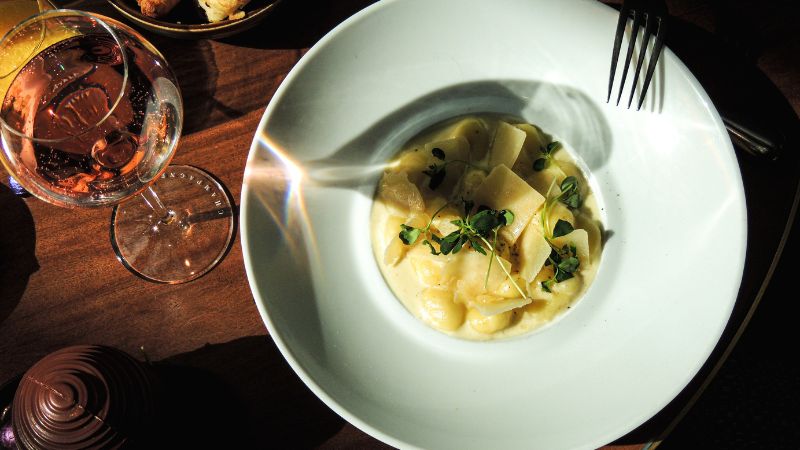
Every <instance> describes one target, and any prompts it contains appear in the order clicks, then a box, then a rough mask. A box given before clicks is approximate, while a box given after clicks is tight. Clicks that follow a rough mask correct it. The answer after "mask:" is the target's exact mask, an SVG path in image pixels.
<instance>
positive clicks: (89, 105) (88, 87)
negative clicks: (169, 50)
mask: <svg viewBox="0 0 800 450" xmlns="http://www.w3.org/2000/svg"><path fill="white" fill-rule="evenodd" d="M2 93H5V95H4V98H2V103H1V104H0V135H1V136H2V151H0V162H2V164H3V165H4V166H5V167H6V169H7V170H8V172H9V173H11V174H12V175H13V176H14V178H15V179H16V180H17V182H18V183H19V184H20V185H22V187H24V188H25V189H26V190H28V191H29V192H30V193H32V194H33V195H35V196H36V197H38V198H40V199H42V200H44V201H47V202H49V203H52V204H55V205H58V206H63V207H68V208H76V207H90V208H92V207H106V206H114V209H113V212H112V216H111V218H112V220H111V242H112V246H113V247H114V250H115V252H116V253H117V256H118V258H119V260H120V261H121V262H122V263H123V264H124V265H125V267H127V268H128V269H129V270H131V271H132V272H134V273H135V274H137V275H139V276H141V277H143V278H145V279H148V280H151V281H157V282H163V283H181V282H185V281H189V280H192V279H195V278H197V277H199V276H201V275H203V274H205V273H206V272H208V271H209V270H211V268H213V267H214V266H215V265H216V264H217V263H218V262H219V261H220V260H221V259H222V257H223V256H224V254H225V252H226V251H227V249H228V247H229V245H230V242H231V240H232V237H233V225H234V224H233V213H232V206H231V205H232V204H233V202H232V200H231V198H230V194H229V193H228V192H227V190H226V189H225V188H224V187H223V186H222V184H221V183H219V182H218V181H217V180H216V179H215V178H214V177H212V176H211V175H210V174H208V173H207V172H205V171H202V170H200V169H198V168H195V167H191V166H175V165H172V166H168V164H169V162H170V160H171V159H172V156H173V155H174V153H175V149H176V145H177V142H178V139H179V137H180V132H181V126H182V123H183V104H182V100H181V95H180V91H179V89H178V85H177V81H176V80H175V76H174V74H173V73H172V71H171V69H170V68H169V66H168V65H167V63H166V61H165V60H164V57H163V56H162V55H161V54H160V53H159V52H158V50H156V49H155V48H154V47H153V46H152V45H151V44H150V43H149V42H147V41H146V40H145V39H144V38H143V37H142V36H141V35H139V34H138V33H136V32H135V31H133V30H132V29H130V28H129V27H127V26H125V25H123V24H121V23H119V22H117V21H115V20H112V19H109V18H106V17H103V16H99V15H95V14H89V13H86V12H82V11H72V10H50V11H44V12H42V13H40V14H37V15H35V16H33V17H31V18H29V19H27V20H25V21H24V22H22V23H20V24H19V25H17V26H16V27H15V28H13V29H12V30H11V31H9V32H8V33H7V34H6V35H5V36H4V37H3V38H2V40H0V94H2Z"/></svg>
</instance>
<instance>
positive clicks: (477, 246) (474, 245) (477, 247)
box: [469, 239, 486, 255]
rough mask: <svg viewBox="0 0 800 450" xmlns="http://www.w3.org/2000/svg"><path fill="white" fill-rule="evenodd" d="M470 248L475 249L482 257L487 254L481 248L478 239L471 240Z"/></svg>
mask: <svg viewBox="0 0 800 450" xmlns="http://www.w3.org/2000/svg"><path fill="white" fill-rule="evenodd" d="M469 245H470V247H472V248H474V249H475V251H476V252H478V253H480V254H481V255H485V254H486V250H484V249H483V247H481V244H480V243H479V242H478V240H477V239H470V240H469Z"/></svg>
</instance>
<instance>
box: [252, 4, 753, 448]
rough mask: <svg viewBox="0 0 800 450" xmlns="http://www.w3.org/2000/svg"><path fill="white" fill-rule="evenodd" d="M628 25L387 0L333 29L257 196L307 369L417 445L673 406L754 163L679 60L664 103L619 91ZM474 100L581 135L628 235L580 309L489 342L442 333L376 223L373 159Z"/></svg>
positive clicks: (296, 346) (324, 392)
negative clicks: (373, 244) (608, 99)
mask: <svg viewBox="0 0 800 450" xmlns="http://www.w3.org/2000/svg"><path fill="white" fill-rule="evenodd" d="M616 17H617V16H616V12H615V11H613V10H612V9H610V8H608V7H606V6H604V5H602V4H600V3H598V2H595V1H579V0H574V1H559V2H553V1H545V0H540V1H536V0H496V1H491V2H489V1H484V0H471V1H466V0H437V1H431V0H404V1H384V2H380V3H378V4H375V5H373V6H371V7H369V8H367V9H365V10H364V11H362V12H360V13H358V14H356V15H355V16H353V17H352V18H350V19H348V20H347V21H345V22H344V23H342V24H341V25H340V26H338V27H337V28H336V29H334V30H333V31H332V32H331V33H330V34H328V35H327V36H326V37H325V38H324V39H322V40H321V41H320V42H319V43H318V44H317V45H316V46H315V47H314V48H313V49H312V50H311V51H309V52H308V54H306V55H305V56H304V57H303V59H302V60H301V61H300V62H299V63H298V64H297V66H296V67H295V68H294V69H293V70H292V72H291V73H290V75H289V76H288V77H287V78H286V80H285V81H284V83H283V84H282V86H281V87H280V89H278V91H277V92H276V94H275V96H274V97H273V99H272V101H271V102H270V104H269V106H268V107H267V110H266V112H265V114H264V118H263V120H262V121H261V124H260V126H259V130H258V132H257V133H256V137H255V140H254V142H253V146H252V148H251V151H250V156H249V159H248V166H247V172H246V176H245V183H244V187H243V190H242V200H241V205H242V216H241V217H242V221H241V223H242V246H243V249H244V257H245V264H246V267H247V274H248V278H249V280H250V286H251V289H252V291H253V295H254V297H255V301H256V304H257V306H258V309H259V311H260V313H261V315H262V317H263V319H264V322H265V324H266V325H267V328H268V329H269V331H270V334H271V335H272V336H273V338H274V339H275V341H276V343H277V345H278V347H279V348H280V350H281V351H282V352H283V355H284V356H285V357H286V359H287V360H288V361H289V363H290V364H291V366H292V367H293V368H294V370H295V371H296V372H297V374H298V375H299V376H300V377H301V378H302V379H303V381H304V382H305V383H306V384H307V385H308V386H309V387H310V388H311V389H312V390H313V391H314V392H315V393H316V394H317V395H318V396H319V397H320V398H321V399H322V400H323V401H325V403H327V404H328V406H330V407H331V408H332V409H334V410H335V411H336V412H337V413H339V414H340V415H342V416H343V417H344V418H346V419H347V420H348V421H350V422H352V423H353V424H355V425H356V426H358V427H359V428H361V429H362V430H364V431H366V432H368V433H370V434H371V435H373V436H375V437H377V438H378V439H381V440H383V441H385V442H387V443H389V444H392V445H395V446H399V447H423V448H547V449H556V448H592V447H597V446H599V445H602V444H605V443H607V442H610V441H612V440H613V439H615V438H617V437H619V436H622V435H623V434H625V433H626V432H628V431H630V430H632V429H633V428H635V427H636V426H637V425H639V424H641V423H643V422H644V421H645V420H647V419H648V418H649V417H651V416H652V415H653V414H655V413H656V412H658V411H659V410H660V409H661V408H662V407H663V406H665V405H666V404H667V403H668V402H669V401H670V400H671V399H672V398H673V397H674V396H675V395H676V394H677V393H678V392H679V391H680V390H681V389H682V388H683V387H684V386H685V385H686V383H687V382H688V381H689V380H690V379H691V378H692V376H693V375H694V374H695V373H696V372H697V370H699V368H700V366H701V365H702V364H703V362H704V361H705V360H706V358H707V357H708V356H709V354H710V352H711V350H712V349H713V347H714V345H715V344H716V342H717V340H718V339H719V336H720V334H721V332H722V330H723V328H724V326H725V324H726V322H727V320H728V317H729V315H730V312H731V310H732V307H733V304H734V301H735V299H736V294H737V291H738V288H739V283H740V280H741V275H742V270H743V265H744V256H745V243H746V237H747V236H746V230H747V227H746V218H745V202H744V191H743V188H742V181H741V176H740V173H739V169H738V166H737V164H736V159H735V157H734V153H733V149H732V147H731V144H730V141H729V140H728V138H727V135H726V134H725V131H724V128H723V126H722V123H721V121H720V119H719V116H718V115H717V112H716V111H715V109H714V107H713V105H712V104H711V102H710V101H709V99H708V97H707V96H706V94H705V92H704V91H703V89H702V87H701V86H700V85H699V84H698V82H697V80H696V79H695V78H694V77H693V76H692V75H691V74H690V73H689V71H688V70H687V69H686V67H685V66H684V65H683V64H681V62H680V61H679V60H678V59H677V58H676V57H675V55H674V54H672V53H671V52H670V51H668V50H667V51H665V53H664V55H663V56H662V58H661V61H662V64H661V67H660V68H659V70H658V71H657V72H656V77H657V81H656V83H655V84H654V86H653V87H652V88H651V92H650V93H649V94H648V97H649V98H648V100H647V101H646V103H645V105H646V107H645V109H646V110H647V111H644V112H633V111H629V110H626V109H623V108H621V107H615V106H612V105H607V104H606V103H605V93H606V87H607V84H606V83H607V70H608V64H609V55H610V54H611V45H612V41H613V35H614V28H615V23H616ZM629 76H630V75H629ZM664 92H666V93H667V94H668V95H663V93H664ZM626 95H627V94H626ZM476 111H494V112H502V113H510V114H516V115H518V116H521V117H523V118H524V119H525V120H527V121H531V122H533V123H536V124H538V125H541V126H542V127H543V128H544V129H545V130H546V131H548V132H551V133H553V134H554V135H556V136H557V137H559V139H561V140H563V141H566V143H567V145H568V146H569V147H571V148H573V149H574V150H575V152H576V153H577V155H578V156H579V157H580V158H581V159H582V160H583V162H584V163H585V164H586V166H587V167H588V168H589V169H590V171H591V180H592V183H593V188H594V190H595V192H596V193H597V194H598V195H599V199H600V201H601V202H602V204H603V205H604V214H605V217H604V221H605V226H606V228H607V230H609V231H610V232H611V233H610V237H609V239H608V241H607V243H606V246H605V249H604V254H603V261H602V264H601V267H600V271H599V273H598V277H597V279H596V281H595V283H594V285H593V286H592V287H591V289H590V291H589V292H588V293H587V295H586V296H585V297H584V298H583V299H581V300H580V302H579V303H578V304H577V306H576V307H575V308H573V309H572V310H571V311H570V312H569V313H568V314H566V315H565V316H564V317H562V318H561V319H560V320H559V321H558V322H557V323H555V324H554V325H553V326H550V327H547V328H546V329H544V330H542V331H540V332H538V333H533V334H531V335H528V336H524V337H521V338H517V339H512V340H506V341H500V342H488V343H477V342H467V341H461V340H458V339H455V338H451V337H448V336H445V335H443V334H440V333H438V332H436V331H433V330H432V329H429V328H428V327H427V326H425V325H423V324H421V323H419V322H418V321H417V320H416V319H414V318H413V317H412V316H411V314H409V313H408V312H407V311H406V310H405V309H404V308H403V307H402V306H401V304H400V303H399V302H398V301H397V300H396V298H395V297H394V296H393V294H392V293H391V291H390V290H389V289H388V288H387V286H386V284H385V282H384V281H383V279H382V277H381V274H380V272H379V271H378V269H377V266H376V264H375V260H374V258H373V256H372V251H371V249H370V244H369V236H368V229H367V223H368V217H369V211H370V206H371V197H372V193H373V190H374V186H375V181H376V179H377V174H376V173H375V172H370V171H369V170H363V169H369V168H370V167H371V164H373V163H375V164H378V163H380V162H383V161H385V160H386V159H387V158H388V157H389V155H390V154H391V153H392V152H393V151H394V150H395V149H396V148H397V147H398V146H399V145H400V144H401V143H402V142H403V141H404V140H406V139H408V138H409V137H411V136H412V135H413V134H415V133H416V132H417V131H419V130H420V129H422V128H424V127H425V126H428V125H430V124H432V123H435V122H437V121H439V120H441V119H444V118H447V117H452V116H455V115H459V114H464V113H468V112H476ZM275 161H282V162H281V163H280V164H277V167H278V168H277V169H276V164H274V163H275ZM298 164H299V165H300V166H302V168H301V167H298ZM281 167H282V169H280V168H281ZM359 170H361V171H362V172H363V173H360V174H359V173H358V172H359ZM348 176H349V178H348ZM287 178H289V180H288V182H289V183H288V184H289V187H290V189H289V193H288V194H287V195H283V194H282V191H281V189H280V187H281V186H283V185H284V181H286V179H287ZM321 179H325V180H327V182H324V183H323V182H320V180H321ZM255 357H257V356H255ZM264 382H265V383H266V382H269V380H265V381H264Z"/></svg>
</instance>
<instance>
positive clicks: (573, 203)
mask: <svg viewBox="0 0 800 450" xmlns="http://www.w3.org/2000/svg"><path fill="white" fill-rule="evenodd" d="M561 203H564V204H565V205H567V206H569V207H570V208H572V209H578V207H579V206H581V194H579V193H578V192H575V193H573V194H571V195H570V196H569V197H567V198H566V199H564V200H561Z"/></svg>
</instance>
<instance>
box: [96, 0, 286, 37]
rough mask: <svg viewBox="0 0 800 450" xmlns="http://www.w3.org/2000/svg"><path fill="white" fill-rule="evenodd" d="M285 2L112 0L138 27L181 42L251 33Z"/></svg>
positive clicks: (273, 0)
mask: <svg viewBox="0 0 800 450" xmlns="http://www.w3.org/2000/svg"><path fill="white" fill-rule="evenodd" d="M280 1H281V0H109V3H110V4H111V6H113V7H114V8H115V9H116V10H117V11H119V12H120V13H121V14H122V15H123V16H125V18H127V19H128V20H130V21H132V22H133V23H134V24H136V25H138V26H140V27H142V28H144V29H146V30H149V31H152V32H154V33H158V34H161V35H164V36H169V37H174V38H180V39H220V38H224V37H228V36H232V35H234V34H237V33H240V32H242V31H245V30H248V29H250V28H252V27H254V26H255V25H256V24H258V23H259V22H260V21H261V20H263V19H264V17H266V16H267V15H268V14H269V13H270V12H271V11H272V10H273V9H274V8H275V7H276V6H277V5H278V3H280Z"/></svg>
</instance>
